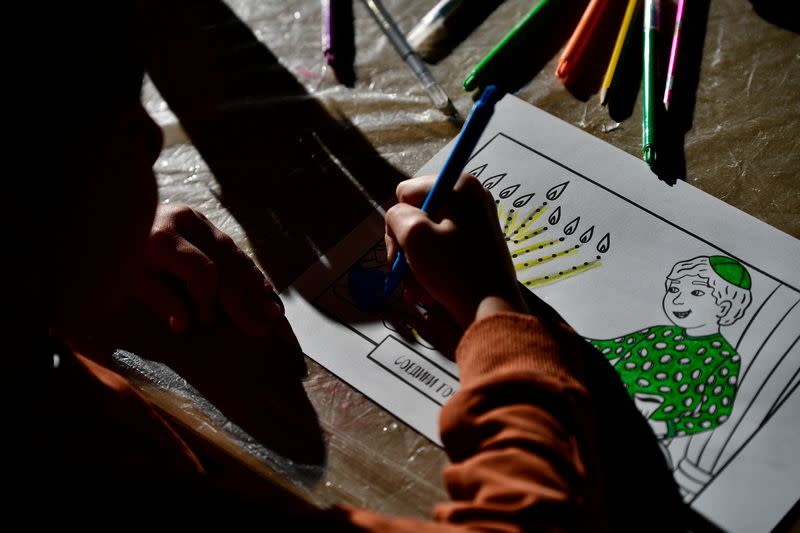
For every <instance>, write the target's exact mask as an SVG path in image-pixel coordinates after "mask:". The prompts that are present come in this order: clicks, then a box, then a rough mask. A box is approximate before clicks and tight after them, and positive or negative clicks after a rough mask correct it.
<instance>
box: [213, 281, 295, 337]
mask: <svg viewBox="0 0 800 533" xmlns="http://www.w3.org/2000/svg"><path fill="white" fill-rule="evenodd" d="M219 300H220V303H221V305H222V308H223V310H224V311H225V313H226V314H227V315H228V316H229V317H230V318H231V320H233V322H234V323H235V324H236V325H237V326H238V327H239V328H240V329H241V330H242V331H244V332H245V333H247V334H248V335H252V336H263V335H266V334H267V333H269V332H270V331H271V330H272V327H273V325H274V323H275V322H276V321H278V320H280V319H281V317H282V316H283V304H282V303H281V302H280V298H279V297H278V295H277V294H275V292H274V290H273V289H272V286H271V285H269V284H268V283H266V282H264V284H262V286H261V287H260V288H258V289H257V290H253V288H252V287H248V286H247V285H245V284H242V283H238V282H237V281H236V280H233V279H230V278H229V279H223V280H222V284H221V285H220V292H219Z"/></svg>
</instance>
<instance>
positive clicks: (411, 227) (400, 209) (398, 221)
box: [385, 203, 433, 249]
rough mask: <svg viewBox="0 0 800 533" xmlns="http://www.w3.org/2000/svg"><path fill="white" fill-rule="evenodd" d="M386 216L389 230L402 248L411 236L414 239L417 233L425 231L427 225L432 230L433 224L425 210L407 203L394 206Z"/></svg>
mask: <svg viewBox="0 0 800 533" xmlns="http://www.w3.org/2000/svg"><path fill="white" fill-rule="evenodd" d="M385 218H386V227H387V228H388V231H389V232H391V233H390V234H391V235H392V237H393V239H394V240H395V241H396V242H397V245H398V246H399V247H400V248H402V249H405V248H406V246H407V245H408V240H409V237H411V238H412V239H413V238H415V234H416V233H419V232H420V231H424V230H425V228H426V227H427V228H428V229H429V230H430V229H431V228H430V226H432V225H433V221H431V219H430V218H428V215H426V214H425V212H423V211H422V210H420V209H419V208H417V207H414V206H412V205H409V204H406V203H402V204H397V205H394V206H392V207H391V208H390V209H389V210H388V211H387V212H386V217H385Z"/></svg>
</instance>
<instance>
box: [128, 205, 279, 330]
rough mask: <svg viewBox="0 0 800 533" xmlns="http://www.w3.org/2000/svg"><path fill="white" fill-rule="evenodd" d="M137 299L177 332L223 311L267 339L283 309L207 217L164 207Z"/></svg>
mask: <svg viewBox="0 0 800 533" xmlns="http://www.w3.org/2000/svg"><path fill="white" fill-rule="evenodd" d="M133 289H134V295H133V296H134V298H136V299H137V300H139V301H141V302H142V303H144V304H145V305H146V306H148V307H149V308H150V309H152V310H153V311H154V312H155V313H156V315H158V316H159V317H160V318H162V319H163V320H164V321H165V322H166V323H167V324H169V327H170V328H171V329H172V330H173V331H175V332H183V331H184V330H186V328H187V327H188V326H189V325H190V323H191V322H192V321H193V320H197V321H199V322H201V323H206V324H208V323H211V322H212V321H213V320H214V318H215V315H216V312H217V310H218V309H220V308H221V310H222V311H224V312H225V314H227V315H228V316H229V317H230V318H231V319H232V320H233V322H234V323H235V324H236V325H237V326H239V327H240V328H241V329H242V331H244V332H245V333H247V334H249V335H256V336H258V335H264V334H266V333H268V332H269V331H270V330H271V328H272V324H273V323H274V322H275V321H276V320H278V319H279V318H280V317H281V316H282V315H283V304H282V303H281V301H280V298H279V297H278V295H277V294H276V293H275V291H274V290H273V288H272V285H271V284H270V283H269V282H268V281H267V279H266V278H265V277H264V274H263V273H262V272H261V270H259V269H258V267H257V266H256V265H255V263H253V261H252V260H251V259H250V258H249V257H248V256H247V255H246V254H245V253H244V252H243V251H242V250H241V249H240V248H239V247H237V246H236V244H235V243H234V242H233V240H232V239H231V238H230V237H228V236H227V235H225V234H224V233H222V232H221V231H220V230H218V229H217V228H216V227H214V225H213V224H211V222H209V220H208V219H207V218H206V217H205V216H203V215H202V214H201V213H198V212H197V211H194V210H193V209H191V208H189V207H187V206H184V205H161V206H159V207H158V208H157V210H156V215H155V220H154V222H153V228H152V229H151V231H150V236H149V238H148V240H147V243H146V244H145V248H144V250H143V253H142V260H141V265H140V266H139V268H138V269H137V271H136V274H135V280H134V286H133Z"/></svg>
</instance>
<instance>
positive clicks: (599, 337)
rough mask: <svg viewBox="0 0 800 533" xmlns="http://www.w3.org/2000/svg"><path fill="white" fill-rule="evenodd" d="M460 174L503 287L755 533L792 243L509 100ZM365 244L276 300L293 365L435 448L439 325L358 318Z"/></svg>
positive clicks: (769, 487) (702, 488) (782, 409)
mask: <svg viewBox="0 0 800 533" xmlns="http://www.w3.org/2000/svg"><path fill="white" fill-rule="evenodd" d="M451 146H452V143H451V144H450V145H448V146H446V147H445V148H444V149H443V150H442V151H441V152H440V153H439V154H438V155H437V156H435V157H434V158H433V159H432V160H431V161H430V162H429V163H428V164H427V165H425V167H424V168H422V169H420V172H419V174H436V173H437V172H438V170H439V168H440V167H441V166H442V165H443V163H444V160H445V158H446V157H447V155H448V154H449V150H450V148H451ZM466 170H467V171H471V172H472V173H473V174H475V175H476V176H478V178H479V179H480V180H481V181H482V182H483V183H484V186H485V187H487V188H489V189H490V190H491V192H492V193H493V195H494V196H495V199H496V200H498V219H499V222H500V225H501V227H502V228H503V230H504V233H505V234H506V236H507V240H508V243H509V250H510V252H511V253H512V257H513V258H514V263H515V266H516V267H517V268H518V278H519V280H520V281H521V282H522V283H523V284H525V285H526V286H527V287H529V289H530V290H532V291H534V292H535V293H536V294H537V295H538V296H539V297H541V298H542V299H544V300H545V301H547V302H548V303H549V304H550V305H552V306H553V307H554V308H555V309H556V310H557V311H558V312H559V313H560V314H561V315H562V316H563V317H564V318H565V319H566V320H567V321H568V322H569V323H570V324H571V325H572V326H573V327H574V328H575V329H576V331H578V332H579V333H580V334H581V335H583V336H584V337H586V338H587V340H595V341H597V345H598V346H599V347H600V348H601V349H602V350H604V351H605V352H608V357H612V356H613V355H615V354H616V355H617V357H618V359H615V360H611V361H610V362H611V363H612V364H615V368H616V369H617V370H618V371H619V372H620V376H621V377H623V378H624V379H623V380H628V386H629V392H631V393H632V394H633V393H635V395H634V396H635V398H634V400H635V402H636V404H637V406H639V407H640V410H641V411H642V413H643V414H644V415H645V416H648V417H649V419H650V423H651V425H652V426H653V429H654V431H656V433H657V434H659V435H662V440H661V443H662V445H663V446H664V448H665V451H666V452H668V454H669V456H670V457H671V460H672V463H673V468H674V470H675V477H676V480H677V481H678V483H679V485H680V487H681V490H682V491H683V492H684V496H685V499H686V501H688V502H691V503H692V505H693V506H694V507H695V508H696V509H697V510H699V511H700V512H702V513H703V514H704V515H705V516H706V517H708V518H709V519H710V520H712V521H714V522H716V523H718V524H719V525H722V526H723V527H725V528H726V529H729V530H731V531H768V530H770V529H772V527H774V525H775V524H777V522H778V521H779V520H780V519H781V518H782V517H783V515H784V514H785V513H786V512H787V511H788V510H789V509H790V508H791V506H792V505H793V504H794V503H795V502H796V501H797V500H798V497H800V462H799V461H796V460H795V458H794V457H793V450H795V449H797V448H798V446H800V429H799V428H800V424H798V418H800V414H799V413H800V391H797V385H798V383H800V372H799V370H800V343H798V338H799V337H800V269H798V267H797V265H798V264H800V241H798V240H797V239H794V238H793V237H791V236H789V235H786V234H784V233H782V232H780V231H778V230H776V229H774V228H772V227H770V226H768V225H766V224H764V223H763V222H761V221H759V220H757V219H755V218H753V217H751V216H749V215H747V214H745V213H743V212H741V211H738V210H736V209H735V208H733V207H731V206H729V205H727V204H725V203H724V202H722V201H720V200H718V199H716V198H713V197H711V196H709V195H707V194H705V193H703V192H702V191H699V190H698V189H695V188H693V187H691V186H690V185H687V184H685V183H683V182H678V183H677V184H676V185H674V186H671V187H670V186H668V185H666V184H664V183H663V182H660V181H659V180H658V179H657V178H656V177H655V176H654V175H653V174H652V173H651V172H650V170H649V169H648V168H647V166H646V165H645V163H643V162H642V161H640V160H638V159H637V158H635V157H632V156H631V155H629V154H627V153H625V152H623V151H621V150H618V149H616V148H614V147H612V146H610V145H608V144H607V143H604V142H603V141H601V140H599V139H597V138H595V137H593V136H591V135H589V134H587V133H585V132H583V131H581V130H579V129H577V128H575V127H573V126H571V125H569V124H566V123H565V122H562V121H560V120H559V119H556V118H554V117H552V116H550V115H548V114H547V113H544V112H542V111H540V110H538V109H536V108H534V107H532V106H530V105H529V104H527V103H525V102H523V101H521V100H519V99H517V98H515V97H513V96H506V97H505V98H504V99H503V100H502V101H501V102H500V103H498V105H497V108H496V111H495V115H494V117H493V118H492V121H491V122H490V124H489V126H488V127H487V129H486V132H485V133H484V135H483V137H482V138H481V141H480V142H479V144H478V148H477V149H476V151H475V153H474V154H473V156H472V158H471V159H470V162H469V163H468V165H467V167H466ZM382 236H383V222H382V220H381V218H380V216H379V215H377V214H376V215H375V216H374V217H373V218H371V219H370V220H367V221H365V222H364V224H362V225H361V226H360V227H359V228H357V229H356V230H354V231H353V233H352V234H351V235H350V236H348V237H347V238H346V239H345V240H344V241H343V242H342V243H340V245H338V246H337V247H336V248H335V249H334V250H332V251H331V252H330V253H329V255H328V256H327V257H326V258H324V260H323V261H321V262H320V263H319V264H317V265H315V266H314V267H312V268H311V269H310V270H309V271H308V272H306V273H305V274H304V275H303V276H301V278H299V279H298V280H297V282H296V283H295V284H294V285H293V287H292V288H291V289H289V290H288V291H287V292H286V293H285V294H284V298H285V300H286V304H287V316H288V318H289V319H290V321H291V323H292V324H293V325H294V328H295V331H296V334H297V336H298V338H299V339H300V342H301V344H302V346H303V349H304V351H305V352H306V353H307V354H308V355H309V356H310V357H312V358H313V359H315V360H316V361H318V362H319V363H320V364H322V365H324V366H325V367H326V368H328V369H329V370H331V371H332V372H333V373H335V374H337V375H338V376H339V377H341V378H342V379H344V380H345V381H347V382H348V383H350V384H351V385H352V386H354V387H355V388H357V389H358V390H360V391H361V392H363V393H364V394H366V395H367V396H369V397H370V398H372V399H373V400H375V401H376V402H377V403H379V404H380V405H382V406H383V407H385V408H386V409H387V410H389V411H391V412H392V413H394V414H395V415H396V416H397V417H398V418H400V419H401V420H403V421H405V422H406V423H408V424H409V425H411V426H412V427H414V428H415V429H417V430H418V431H420V432H421V433H422V434H424V435H426V436H427V437H428V438H430V439H431V440H433V441H434V442H437V443H439V442H440V441H439V436H438V429H437V421H438V414H439V410H440V408H441V405H443V403H444V402H446V401H447V399H448V398H449V397H450V396H451V395H452V394H453V393H454V392H455V391H456V390H457V389H458V371H457V368H456V366H455V365H454V364H453V363H452V362H451V361H449V360H448V359H447V358H446V357H444V356H443V355H442V354H441V353H439V352H438V351H436V350H435V349H433V348H432V345H431V344H430V343H429V342H427V341H426V340H424V338H423V337H425V338H427V337H426V336H427V335H428V333H424V334H421V332H423V330H424V329H425V328H427V327H430V328H431V329H432V330H433V331H436V332H438V333H437V334H438V335H440V336H441V337H444V338H449V335H450V332H449V331H448V328H450V326H449V324H447V323H446V322H442V321H440V320H438V318H434V317H425V310H424V309H411V310H409V309H404V308H403V306H402V305H400V304H399V303H398V302H392V303H390V305H389V306H388V309H389V310H390V312H389V313H388V317H387V314H384V315H382V316H378V315H377V314H376V313H374V312H370V311H365V310H364V309H363V303H359V297H358V293H359V290H360V289H359V288H358V287H355V288H353V287H351V286H350V285H349V284H350V283H352V282H353V280H355V282H356V283H358V282H360V281H361V280H362V279H364V278H365V277H366V278H368V277H369V275H370V272H372V271H374V269H376V268H378V267H379V266H380V263H381V262H382V260H383V254H384V252H383V248H382ZM515 241H516V242H515ZM698 258H699V259H698ZM704 258H705V259H704ZM708 258H710V259H708ZM692 260H694V261H692ZM673 267H674V268H675V269H676V272H677V273H676V274H674V275H673V276H672V277H673V278H675V279H674V280H673V281H668V280H667V277H668V275H669V274H670V272H671V271H672V270H673ZM354 269H355V270H354ZM420 315H421V316H422V319H420ZM600 341H603V342H600ZM626 365H628V366H626ZM667 413H669V415H667ZM642 475H643V478H642V479H641V482H642V483H643V484H644V483H646V482H647V479H646V474H645V473H643V474H642ZM756 487H757V488H758V490H753V488H756Z"/></svg>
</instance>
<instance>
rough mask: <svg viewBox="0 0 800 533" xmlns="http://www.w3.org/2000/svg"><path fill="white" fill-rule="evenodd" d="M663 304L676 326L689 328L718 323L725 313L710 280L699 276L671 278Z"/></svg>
mask: <svg viewBox="0 0 800 533" xmlns="http://www.w3.org/2000/svg"><path fill="white" fill-rule="evenodd" d="M663 306H664V312H665V313H666V314H667V317H669V319H670V320H671V321H672V322H673V323H674V324H675V325H676V326H679V327H682V328H684V329H688V330H691V329H695V328H700V327H703V326H708V325H717V324H718V323H719V317H720V316H722V315H723V314H724V310H723V309H722V308H721V306H720V305H719V304H718V303H717V301H716V299H715V298H714V295H713V294H712V292H711V287H709V285H708V282H707V281H706V280H705V279H703V278H701V277H699V276H685V277H682V278H680V279H676V280H670V283H669V287H668V288H667V292H666V293H665V294H664V302H663Z"/></svg>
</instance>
